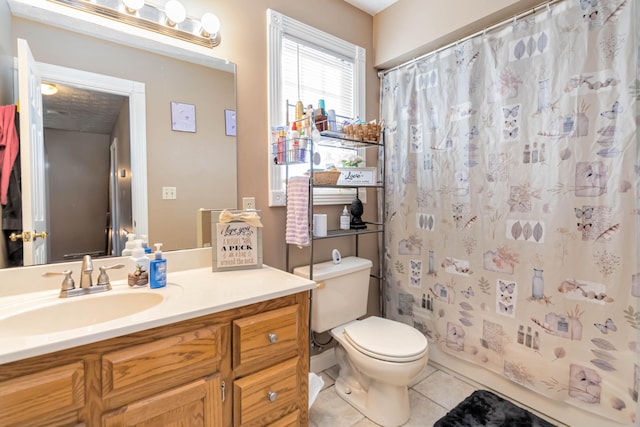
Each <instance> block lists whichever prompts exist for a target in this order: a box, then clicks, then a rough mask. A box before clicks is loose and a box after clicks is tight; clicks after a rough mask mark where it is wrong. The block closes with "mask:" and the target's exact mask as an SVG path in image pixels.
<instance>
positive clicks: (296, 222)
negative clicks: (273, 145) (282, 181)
mask: <svg viewBox="0 0 640 427" xmlns="http://www.w3.org/2000/svg"><path fill="white" fill-rule="evenodd" d="M286 241H287V243H288V244H291V245H298V246H309V244H310V243H311V242H310V241H309V177H308V176H294V177H291V178H289V181H288V182H287V227H286Z"/></svg>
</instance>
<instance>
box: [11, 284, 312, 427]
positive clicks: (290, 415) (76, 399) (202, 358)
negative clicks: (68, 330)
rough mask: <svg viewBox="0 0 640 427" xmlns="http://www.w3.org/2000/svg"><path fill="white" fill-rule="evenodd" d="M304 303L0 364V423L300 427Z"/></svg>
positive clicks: (304, 394) (304, 388)
mask: <svg viewBox="0 0 640 427" xmlns="http://www.w3.org/2000/svg"><path fill="white" fill-rule="evenodd" d="M308 303H309V301H308V293H307V292H302V293H299V294H294V295H289V296H284V297H281V298H276V299H273V300H268V301H264V302H260V303H256V304H251V305H247V306H243V307H239V308H235V309H231V310H227V311H223V312H219V313H215V314H211V315H207V316H202V317H199V318H195V319H190V320H186V321H182V322H178V323H174V324H171V325H166V326H162V327H158V328H154V329H150V330H146V331H141V332H136V333H133V334H129V335H125V336H121V337H117V338H113V339H109V340H105V341H100V342H97V343H93V344H87V345H84V346H80V347H74V348H70V349H67V350H61V351H59V352H55V353H50V354H46V355H42V356H37V357H33V358H29V359H25V360H21V361H17V362H12V363H8V364H4V365H0V427H5V426H7V427H8V426H25V425H29V426H86V427H92V426H96V427H97V426H104V427H115V426H136V425H140V426H142V425H144V426H167V425H183V426H211V427H219V426H223V427H230V426H232V425H243V426H244V425H251V426H266V425H270V426H282V427H284V426H300V425H306V424H307V418H308V410H307V399H308V385H307V379H308V374H307V372H308V345H309V344H308V323H307V319H308V310H309V306H308ZM266 331H268V332H266ZM265 332H266V335H265ZM269 334H276V335H277V339H275V338H274V336H273V335H269ZM265 340H266V342H267V343H268V345H267V344H265ZM270 340H271V341H274V340H275V342H271V341H270ZM236 356H237V358H238V359H237V362H236V360H235V359H236ZM236 386H237V387H236ZM274 387H275V388H274ZM269 391H275V393H276V395H277V396H276V399H275V404H271V403H274V402H271V401H269V396H271V397H272V398H273V396H274V395H269V394H268V392H269ZM265 393H266V394H265ZM254 403H255V404H254ZM236 406H238V408H241V409H238V408H236ZM274 409H275V410H274ZM243 420H244V421H243ZM245 421H246V422H245Z"/></svg>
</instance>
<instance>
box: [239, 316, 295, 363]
mask: <svg viewBox="0 0 640 427" xmlns="http://www.w3.org/2000/svg"><path fill="white" fill-rule="evenodd" d="M298 309H299V307H298V305H297V304H296V305H292V306H290V307H284V308H280V309H277V310H272V311H268V312H266V313H261V314H257V315H255V316H249V317H245V318H242V319H238V320H235V321H234V322H233V367H234V368H235V369H239V368H246V367H247V366H249V365H252V364H255V365H256V368H259V367H262V366H266V365H272V364H274V363H277V362H280V361H282V360H286V359H288V358H290V357H293V356H296V355H298V353H297V350H298V330H299V327H298V323H299V321H300V319H299V316H298V313H299V310H298ZM261 365H262V366H261ZM243 373H244V372H243Z"/></svg>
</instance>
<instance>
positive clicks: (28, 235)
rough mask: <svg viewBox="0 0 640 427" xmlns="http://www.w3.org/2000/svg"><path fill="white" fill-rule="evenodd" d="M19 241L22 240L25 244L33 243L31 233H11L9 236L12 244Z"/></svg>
mask: <svg viewBox="0 0 640 427" xmlns="http://www.w3.org/2000/svg"><path fill="white" fill-rule="evenodd" d="M18 239H21V240H22V241H23V242H30V241H31V232H29V231H23V232H22V233H20V234H16V233H11V234H10V235H9V240H11V241H12V242H15V241H16V240H18Z"/></svg>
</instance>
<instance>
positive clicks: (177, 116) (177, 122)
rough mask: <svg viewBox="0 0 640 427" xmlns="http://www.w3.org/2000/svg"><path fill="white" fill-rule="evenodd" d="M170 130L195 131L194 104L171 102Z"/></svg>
mask: <svg viewBox="0 0 640 427" xmlns="http://www.w3.org/2000/svg"><path fill="white" fill-rule="evenodd" d="M171 130H174V131H178V132H195V131H196V106H195V105H193V104H185V103H183V102H171Z"/></svg>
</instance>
